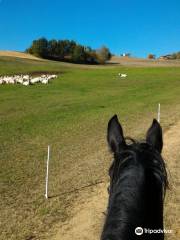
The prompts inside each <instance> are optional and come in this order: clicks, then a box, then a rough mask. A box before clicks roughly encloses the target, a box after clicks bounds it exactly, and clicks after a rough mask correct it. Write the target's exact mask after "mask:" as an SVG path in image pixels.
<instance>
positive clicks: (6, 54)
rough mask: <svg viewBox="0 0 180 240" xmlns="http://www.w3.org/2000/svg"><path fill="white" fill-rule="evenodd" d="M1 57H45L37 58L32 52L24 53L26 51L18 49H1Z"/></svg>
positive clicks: (35, 58)
mask: <svg viewBox="0 0 180 240" xmlns="http://www.w3.org/2000/svg"><path fill="white" fill-rule="evenodd" d="M0 57H16V58H26V59H34V60H40V61H42V60H43V59H40V58H37V57H35V56H33V55H31V54H28V53H24V52H18V51H2V50H0Z"/></svg>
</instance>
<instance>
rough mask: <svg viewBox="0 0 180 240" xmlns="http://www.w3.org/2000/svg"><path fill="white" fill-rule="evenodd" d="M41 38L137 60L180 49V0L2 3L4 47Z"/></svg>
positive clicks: (1, 46) (0, 19)
mask: <svg viewBox="0 0 180 240" xmlns="http://www.w3.org/2000/svg"><path fill="white" fill-rule="evenodd" d="M43 36H44V37H46V38H47V39H52V38H55V39H73V40H76V41H77V42H79V43H81V44H84V45H88V46H91V47H93V48H99V47H101V46H102V45H107V46H108V47H109V48H110V50H111V51H112V52H113V53H115V54H121V53H123V52H130V53H132V55H134V56H139V57H145V56H146V55H147V54H148V53H154V54H156V55H157V56H159V55H162V54H166V53H171V52H175V51H180V1H179V0H171V1H170V0H149V1H145V0H91V1H86V0H0V49H4V50H7V49H8V50H19V51H23V50H25V49H26V48H27V47H28V46H29V45H30V43H31V42H32V40H33V39H36V38H39V37H43Z"/></svg>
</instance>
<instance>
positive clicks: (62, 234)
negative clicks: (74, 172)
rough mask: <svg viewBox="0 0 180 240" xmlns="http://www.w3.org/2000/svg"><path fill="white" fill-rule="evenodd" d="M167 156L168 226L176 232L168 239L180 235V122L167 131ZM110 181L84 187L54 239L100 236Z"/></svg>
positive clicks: (85, 239) (92, 239)
mask: <svg viewBox="0 0 180 240" xmlns="http://www.w3.org/2000/svg"><path fill="white" fill-rule="evenodd" d="M163 156H164V158H165V160H167V167H168V171H169V176H170V177H169V181H170V186H171V189H170V190H168V192H167V196H166V205H165V228H166V229H168V230H169V229H172V230H173V233H171V234H168V235H167V239H171V240H177V239H180V231H179V229H180V176H179V174H180V159H179V157H180V122H178V123H177V124H176V125H174V126H172V127H171V128H170V129H169V130H168V131H166V133H165V134H164V152H163ZM107 185H108V184H106V183H102V184H99V185H97V186H94V187H92V188H89V189H86V190H84V191H83V198H82V196H81V195H80V196H79V198H78V199H77V201H76V204H75V205H74V207H73V210H72V216H73V217H72V218H71V219H70V220H69V221H68V222H65V223H64V224H63V225H62V226H60V229H59V230H58V232H57V234H56V236H55V237H54V238H53V240H72V239H73V240H98V239H100V233H101V229H102V225H103V220H104V214H103V212H104V211H105V210H106V204H107Z"/></svg>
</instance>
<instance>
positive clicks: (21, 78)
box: [0, 74, 57, 86]
mask: <svg viewBox="0 0 180 240" xmlns="http://www.w3.org/2000/svg"><path fill="white" fill-rule="evenodd" d="M55 78H57V75H56V74H53V75H50V74H46V75H45V74H44V75H41V76H38V77H32V76H30V75H14V76H0V85H1V84H22V85H24V86H28V85H34V84H36V83H42V84H48V83H49V81H50V80H52V79H55Z"/></svg>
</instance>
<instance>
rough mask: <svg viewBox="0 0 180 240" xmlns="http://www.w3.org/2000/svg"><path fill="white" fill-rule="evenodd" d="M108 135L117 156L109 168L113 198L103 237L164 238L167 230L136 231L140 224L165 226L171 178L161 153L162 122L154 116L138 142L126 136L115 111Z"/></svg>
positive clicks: (120, 239)
mask: <svg viewBox="0 0 180 240" xmlns="http://www.w3.org/2000/svg"><path fill="white" fill-rule="evenodd" d="M107 139H108V143H109V145H110V148H111V150H112V152H113V153H114V160H113V163H112V165H111V167H110V169H109V175H110V187H109V202H108V208H107V216H106V220H105V224H104V228H103V232H102V235H101V240H136V239H141V240H142V239H143V240H156V239H157V240H162V239H164V234H163V233H151V234H148V233H143V234H142V235H140V236H139V235H136V234H135V229H136V228H137V227H141V228H143V229H151V230H154V229H156V230H159V229H160V230H163V203H164V196H165V191H166V188H167V186H168V180H167V172H166V168H165V163H164V160H163V158H162V157H161V150H162V146H163V141H162V129H161V127H160V125H159V123H158V122H157V121H156V120H155V119H154V120H153V123H152V126H151V127H150V129H149V130H148V132H147V136H146V141H144V142H138V141H135V140H134V139H130V138H124V136H123V130H122V127H121V125H120V123H119V122H118V119H117V116H116V115H115V116H114V117H113V118H111V120H110V121H109V124H108V136H107ZM127 140H128V141H129V140H130V143H127Z"/></svg>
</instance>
